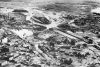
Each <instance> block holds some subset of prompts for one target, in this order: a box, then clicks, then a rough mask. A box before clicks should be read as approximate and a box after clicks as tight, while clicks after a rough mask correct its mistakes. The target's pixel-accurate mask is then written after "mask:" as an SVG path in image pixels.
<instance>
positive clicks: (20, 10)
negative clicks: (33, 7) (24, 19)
mask: <svg viewBox="0 0 100 67" xmlns="http://www.w3.org/2000/svg"><path fill="white" fill-rule="evenodd" d="M12 12H24V13H28V11H27V10H24V9H15V10H13V11H12Z"/></svg>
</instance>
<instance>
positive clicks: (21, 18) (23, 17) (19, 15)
mask: <svg viewBox="0 0 100 67" xmlns="http://www.w3.org/2000/svg"><path fill="white" fill-rule="evenodd" d="M8 16H9V18H10V17H11V18H14V19H15V20H16V22H24V21H26V15H24V14H23V13H20V12H10V13H8Z"/></svg>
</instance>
